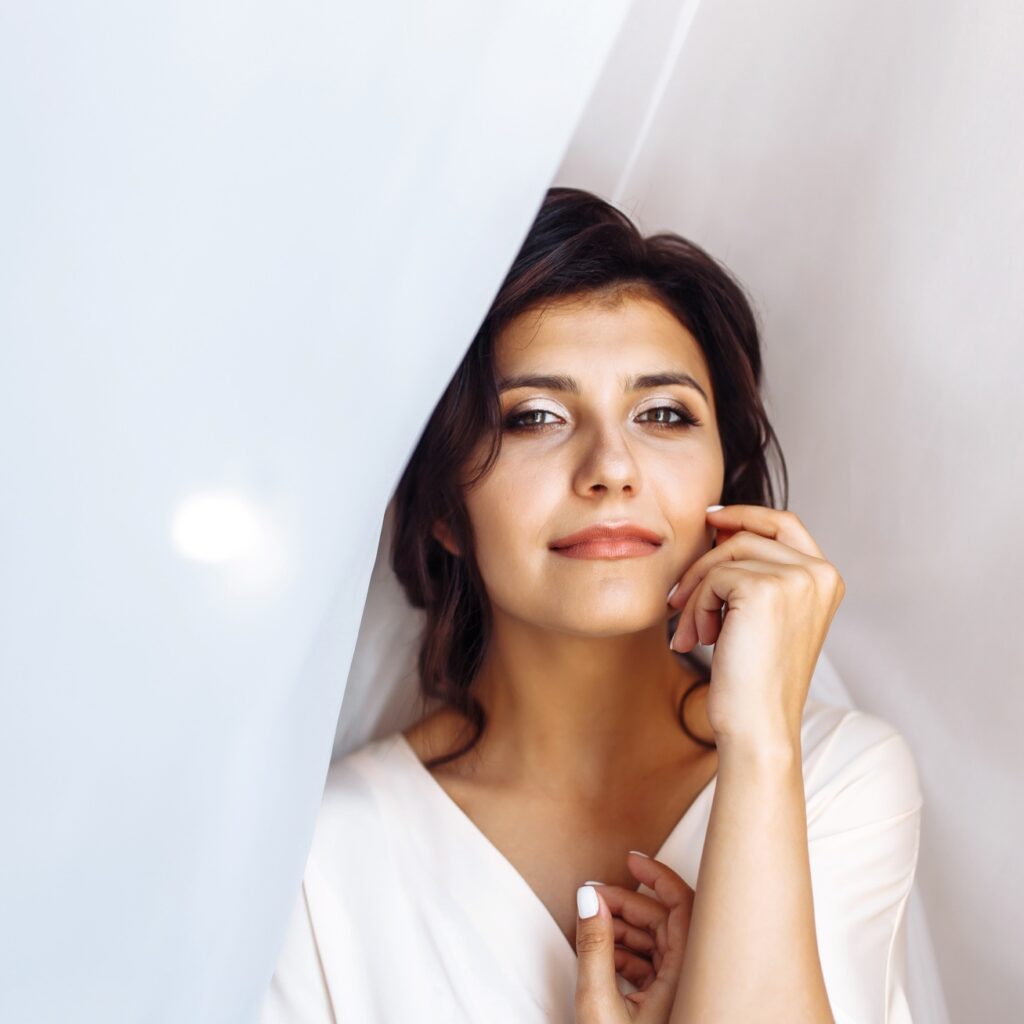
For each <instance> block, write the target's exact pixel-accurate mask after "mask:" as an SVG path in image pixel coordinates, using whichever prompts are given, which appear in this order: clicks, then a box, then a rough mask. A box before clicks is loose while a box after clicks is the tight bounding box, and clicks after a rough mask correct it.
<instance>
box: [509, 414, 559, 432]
mask: <svg viewBox="0 0 1024 1024" xmlns="http://www.w3.org/2000/svg"><path fill="white" fill-rule="evenodd" d="M530 416H555V414H554V413H553V412H552V411H551V410H550V409H527V410H525V411H524V412H517V413H515V415H513V416H509V417H508V418H507V419H506V420H505V429H506V430H535V429H537V428H538V427H547V426H550V424H549V423H539V422H537V421H536V420H534V421H533V422H530V421H529V420H528V417H530ZM555 419H558V417H557V416H555Z"/></svg>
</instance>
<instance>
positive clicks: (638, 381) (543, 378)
mask: <svg viewBox="0 0 1024 1024" xmlns="http://www.w3.org/2000/svg"><path fill="white" fill-rule="evenodd" d="M620 379H621V378H620ZM668 384H679V385H681V386H682V387H684V388H693V389H694V390H695V391H697V392H699V393H700V395H701V397H702V398H703V399H704V401H705V402H707V403H708V405H710V404H711V401H710V399H709V398H708V396H707V395H706V394H705V392H704V389H703V388H702V387H701V386H700V385H699V384H698V383H697V382H696V381H695V380H694V379H693V377H691V376H690V375H689V374H688V373H678V372H676V371H674V370H665V371H663V372H662V373H642V374H639V375H638V376H635V377H626V378H625V379H624V380H622V391H623V393H628V392H630V391H646V390H647V389H648V388H662V387H665V386H666V385H668ZM516 388H543V389H545V390H547V391H568V392H569V393H570V394H573V395H578V394H579V393H580V386H579V384H577V383H576V380H575V378H573V377H566V376H565V375H564V374H560V373H554V374H530V373H523V374H517V375H515V376H512V377H503V378H502V379H501V380H500V381H498V394H504V392H506V391H514V390H515V389H516Z"/></svg>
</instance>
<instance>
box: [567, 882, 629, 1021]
mask: <svg viewBox="0 0 1024 1024" xmlns="http://www.w3.org/2000/svg"><path fill="white" fill-rule="evenodd" d="M576 909H577V917H576V956H577V959H578V964H577V969H576V1021H577V1024H605V1022H606V1021H607V1022H611V1021H614V1020H618V1019H619V1018H620V1017H621V1008H620V1004H621V1002H622V995H621V993H620V992H619V986H618V985H617V984H616V981H615V934H614V930H613V928H612V914H611V911H610V910H609V909H608V906H607V904H606V903H605V902H604V900H603V899H602V898H601V896H600V894H599V893H598V891H597V888H596V887H595V886H593V885H581V886H580V887H579V888H578V889H577V890H576Z"/></svg>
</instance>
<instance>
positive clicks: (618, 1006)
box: [576, 851, 694, 1024]
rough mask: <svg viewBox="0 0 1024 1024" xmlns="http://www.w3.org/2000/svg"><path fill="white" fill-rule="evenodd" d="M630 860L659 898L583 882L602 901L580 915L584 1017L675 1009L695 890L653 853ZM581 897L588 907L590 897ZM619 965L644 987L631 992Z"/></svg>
mask: <svg viewBox="0 0 1024 1024" xmlns="http://www.w3.org/2000/svg"><path fill="white" fill-rule="evenodd" d="M626 863H627V865H628V866H629V870H630V871H632V872H633V874H634V875H635V876H636V878H637V879H638V880H639V881H641V882H642V883H643V884H644V885H646V886H647V887H648V888H649V889H653V890H654V892H655V894H656V896H657V898H655V897H653V896H648V895H646V894H644V893H639V892H636V891H635V890H633V889H625V888H623V887H622V886H619V885H585V886H582V887H581V888H580V892H581V893H584V892H585V891H586V890H589V891H590V892H591V893H593V894H594V897H595V898H596V900H597V904H598V908H597V913H596V914H593V915H591V916H588V917H583V916H582V915H581V916H579V917H577V919H576V955H577V957H578V959H579V968H578V973H577V975H576V1024H626V1022H639V1024H666V1022H667V1021H668V1019H669V1014H670V1013H671V1012H672V1003H673V1001H674V1000H675V995H676V988H677V986H678V984H679V973H680V971H681V970H682V966H683V954H684V953H685V951H686V936H687V934H688V933H689V930H690V912H691V911H692V909H693V897H694V893H693V890H692V889H691V888H690V887H689V886H688V885H687V884H686V883H685V882H684V881H683V880H682V879H681V878H680V877H679V876H678V875H677V874H676V873H675V872H674V871H673V870H672V869H671V868H670V867H668V866H667V865H665V864H662V863H661V862H660V861H657V860H654V859H653V858H651V857H645V856H644V855H643V854H641V853H634V852H632V851H630V853H629V854H628V855H627V857H626ZM577 897H578V901H579V902H580V909H581V912H582V911H586V910H587V909H588V907H586V906H585V905H584V901H585V899H586V898H587V897H585V896H584V897H582V898H581V897H579V894H577ZM617 944H618V945H617ZM622 947H625V948H622ZM616 972H618V973H620V974H621V975H622V976H623V977H624V978H625V979H626V980H627V981H629V982H630V983H631V984H633V985H634V986H635V987H636V988H638V989H639V990H640V991H638V992H630V993H629V994H627V995H623V994H622V993H621V992H620V991H619V987H618V984H617V983H616V981H615V974H616Z"/></svg>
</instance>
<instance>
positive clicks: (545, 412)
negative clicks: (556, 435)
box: [503, 405, 700, 434]
mask: <svg viewBox="0 0 1024 1024" xmlns="http://www.w3.org/2000/svg"><path fill="white" fill-rule="evenodd" d="M652 412H654V413H657V412H665V413H674V414H675V415H676V416H677V417H678V418H677V419H675V420H669V421H666V420H664V419H661V420H651V419H642V420H640V422H641V423H649V424H650V425H651V426H652V427H654V428H655V429H657V430H686V429H688V428H690V427H699V426H700V420H698V419H697V417H696V416H694V415H693V413H691V412H690V410H689V409H687V408H686V407H685V406H677V405H655V406H651V408H649V409H644V411H643V412H642V413H640V415H641V416H646V415H647V414H648V413H652ZM538 415H539V416H555V417H556V418H559V419H560V418H561V417H559V416H558V414H557V413H554V412H552V411H551V410H550V409H525V410H523V411H522V412H517V413H514V414H513V415H511V416H508V417H506V418H505V420H504V423H503V426H504V429H505V430H506V431H507V432H509V433H512V434H516V433H520V434H522V433H537V432H539V431H542V430H546V429H547V428H548V427H553V426H555V424H554V423H538V422H533V423H529V422H523V421H524V419H525V418H526V417H529V416H538Z"/></svg>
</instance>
